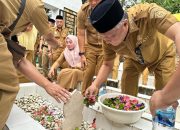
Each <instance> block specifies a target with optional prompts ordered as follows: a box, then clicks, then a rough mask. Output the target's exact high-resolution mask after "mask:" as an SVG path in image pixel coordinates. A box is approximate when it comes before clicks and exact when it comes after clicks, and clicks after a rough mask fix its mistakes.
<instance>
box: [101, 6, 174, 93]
mask: <svg viewBox="0 0 180 130" xmlns="http://www.w3.org/2000/svg"><path fill="white" fill-rule="evenodd" d="M127 13H128V17H129V18H128V19H129V33H128V35H127V37H126V39H125V41H123V42H122V43H121V44H119V45H118V46H112V45H110V44H104V46H103V48H104V54H105V55H104V60H112V59H114V58H115V55H116V53H119V54H121V55H124V56H125V57H126V59H125V61H124V64H123V65H124V67H123V75H122V82H121V87H122V92H123V93H127V94H131V95H137V92H138V79H139V75H140V73H142V71H143V70H144V69H145V68H146V67H148V69H149V70H150V71H154V74H155V87H156V89H162V87H163V86H165V84H166V83H167V81H168V80H169V78H170V77H171V75H172V73H173V72H174V69H175V49H174V47H173V42H172V41H171V40H169V39H168V38H167V37H166V36H164V35H163V34H165V32H166V31H167V29H168V28H169V27H170V26H171V25H173V24H174V23H175V22H177V20H176V19H175V18H174V17H173V15H171V14H170V12H168V11H166V10H165V9H163V8H161V7H159V6H157V5H156V4H138V5H136V6H133V7H132V8H129V9H128V11H127Z"/></svg>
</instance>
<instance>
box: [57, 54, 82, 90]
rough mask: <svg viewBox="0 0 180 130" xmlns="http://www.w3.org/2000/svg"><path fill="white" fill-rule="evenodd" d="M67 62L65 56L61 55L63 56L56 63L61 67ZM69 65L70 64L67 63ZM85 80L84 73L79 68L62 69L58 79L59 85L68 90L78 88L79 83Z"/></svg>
mask: <svg viewBox="0 0 180 130" xmlns="http://www.w3.org/2000/svg"><path fill="white" fill-rule="evenodd" d="M64 62H66V59H65V57H64V54H63V53H61V56H60V57H59V58H58V59H57V61H56V63H58V64H59V65H60V66H61V65H62V64H63V63H64ZM67 64H68V63H67ZM82 80H83V71H82V70H81V69H79V68H72V67H70V66H68V68H65V69H62V70H61V71H60V73H59V75H58V77H57V83H58V84H60V85H61V86H62V87H64V88H66V89H67V90H73V89H75V88H76V87H77V84H78V82H81V81H82Z"/></svg>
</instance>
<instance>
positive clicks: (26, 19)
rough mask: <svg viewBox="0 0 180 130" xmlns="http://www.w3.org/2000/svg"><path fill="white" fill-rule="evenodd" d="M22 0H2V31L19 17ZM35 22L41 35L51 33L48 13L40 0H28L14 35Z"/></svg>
mask: <svg viewBox="0 0 180 130" xmlns="http://www.w3.org/2000/svg"><path fill="white" fill-rule="evenodd" d="M20 3H21V0H0V9H3V11H0V18H1V19H0V20H1V23H0V32H2V31H3V30H4V29H5V28H6V27H9V26H10V25H11V24H12V23H13V22H14V20H15V19H16V17H17V14H18V12H19V8H20ZM30 22H31V23H33V24H34V25H35V27H36V28H37V30H38V31H39V32H40V34H41V35H44V34H47V33H49V31H50V29H49V28H48V26H49V25H48V20H47V15H46V12H45V10H44V5H43V3H42V2H41V1H40V0H26V5H25V9H24V11H23V14H22V16H21V18H20V19H19V21H18V23H17V25H16V27H15V29H14V30H13V32H12V35H14V34H17V33H19V32H22V31H24V30H25V29H26V27H27V25H28V24H29V23H30Z"/></svg>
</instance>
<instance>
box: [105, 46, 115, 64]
mask: <svg viewBox="0 0 180 130" xmlns="http://www.w3.org/2000/svg"><path fill="white" fill-rule="evenodd" d="M103 56H104V61H110V60H113V59H114V58H115V57H116V52H115V51H114V50H113V49H112V47H111V45H109V44H107V43H103Z"/></svg>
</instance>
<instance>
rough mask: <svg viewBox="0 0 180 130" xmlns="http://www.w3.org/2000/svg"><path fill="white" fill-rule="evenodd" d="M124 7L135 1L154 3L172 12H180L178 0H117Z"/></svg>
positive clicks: (179, 1) (179, 0)
mask: <svg viewBox="0 0 180 130" xmlns="http://www.w3.org/2000/svg"><path fill="white" fill-rule="evenodd" d="M119 1H120V3H121V5H122V6H123V8H124V9H126V8H129V7H131V6H133V5H134V4H137V3H145V2H148V3H156V4H158V5H160V6H162V7H164V8H165V9H167V10H168V11H170V12H171V13H173V14H176V13H180V0H119Z"/></svg>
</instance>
